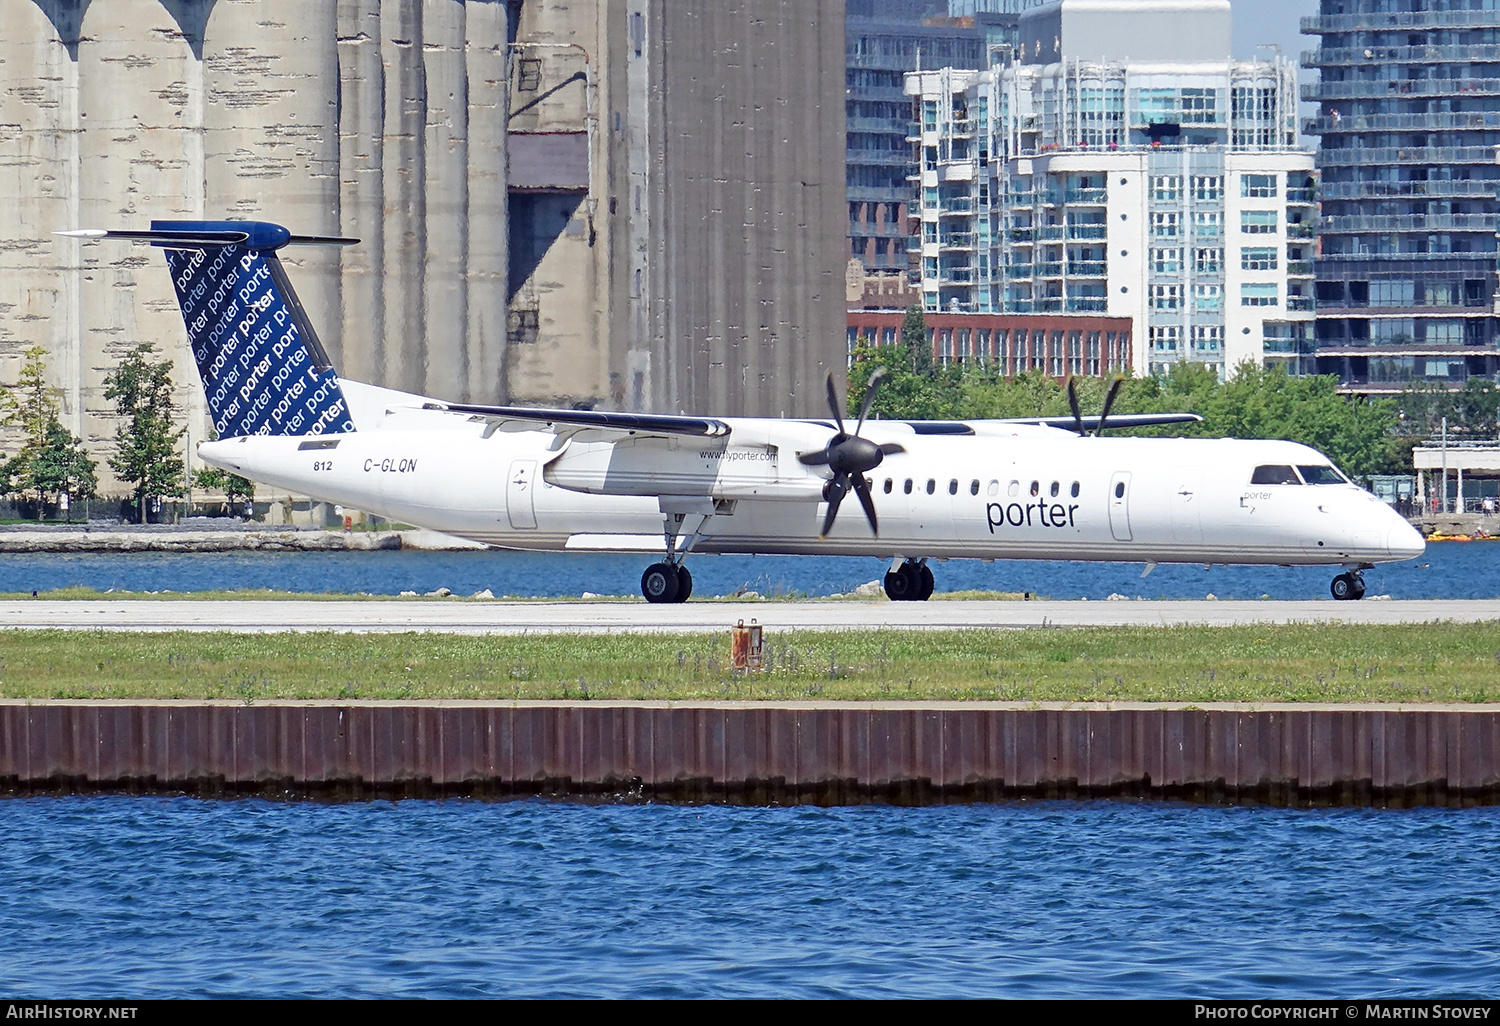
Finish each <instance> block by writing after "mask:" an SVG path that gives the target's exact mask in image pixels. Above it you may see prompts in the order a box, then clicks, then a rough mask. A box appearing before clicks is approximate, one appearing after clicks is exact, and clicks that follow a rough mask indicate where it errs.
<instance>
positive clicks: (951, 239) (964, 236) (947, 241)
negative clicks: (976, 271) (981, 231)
mask: <svg viewBox="0 0 1500 1026" xmlns="http://www.w3.org/2000/svg"><path fill="white" fill-rule="evenodd" d="M938 246H939V247H941V248H942V249H960V250H963V249H973V248H974V233H973V232H949V233H948V234H947V235H944V236H942V237H941V238H939V239H938Z"/></svg>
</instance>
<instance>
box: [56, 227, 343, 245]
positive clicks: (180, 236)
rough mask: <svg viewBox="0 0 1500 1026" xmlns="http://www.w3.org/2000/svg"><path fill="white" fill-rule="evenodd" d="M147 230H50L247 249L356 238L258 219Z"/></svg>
mask: <svg viewBox="0 0 1500 1026" xmlns="http://www.w3.org/2000/svg"><path fill="white" fill-rule="evenodd" d="M152 225H153V226H155V225H160V226H162V227H159V228H158V227H152V229H151V230H150V231H113V230H108V229H104V228H75V229H73V230H72V231H66V232H53V233H52V234H54V235H62V236H65V237H67V238H70V239H128V240H133V241H138V242H151V243H155V244H157V245H159V246H162V247H164V248H167V249H172V248H174V247H191V248H200V247H203V246H240V245H243V246H244V247H245V248H246V249H249V250H262V249H272V250H275V249H280V248H281V247H282V246H353V245H356V244H357V243H358V242H359V240H358V239H347V238H343V237H342V236H335V235H293V234H292V233H291V232H289V231H287V230H286V229H285V228H283V227H281V226H280V225H278V224H266V223H264V222H259V221H153V222H152Z"/></svg>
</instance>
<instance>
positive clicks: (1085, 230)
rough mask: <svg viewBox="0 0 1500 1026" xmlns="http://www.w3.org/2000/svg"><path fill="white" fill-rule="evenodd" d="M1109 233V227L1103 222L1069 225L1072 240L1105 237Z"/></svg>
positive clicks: (1070, 239) (1069, 234) (1069, 236)
mask: <svg viewBox="0 0 1500 1026" xmlns="http://www.w3.org/2000/svg"><path fill="white" fill-rule="evenodd" d="M1108 234H1109V229H1108V228H1106V227H1105V226H1104V225H1102V224H1070V225H1068V240H1069V241H1070V242H1076V241H1086V240H1091V239H1103V238H1107V237H1108Z"/></svg>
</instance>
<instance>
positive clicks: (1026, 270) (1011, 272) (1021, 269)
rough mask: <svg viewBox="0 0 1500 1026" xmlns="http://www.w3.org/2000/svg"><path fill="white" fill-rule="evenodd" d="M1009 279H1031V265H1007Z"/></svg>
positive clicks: (1006, 273) (1006, 272)
mask: <svg viewBox="0 0 1500 1026" xmlns="http://www.w3.org/2000/svg"><path fill="white" fill-rule="evenodd" d="M1005 276H1006V277H1007V278H1030V277H1031V276H1032V265H1031V264H1007V265H1006V266H1005Z"/></svg>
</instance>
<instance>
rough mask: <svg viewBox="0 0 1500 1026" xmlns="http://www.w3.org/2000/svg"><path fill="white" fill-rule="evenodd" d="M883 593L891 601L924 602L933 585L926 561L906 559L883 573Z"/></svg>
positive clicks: (929, 594)
mask: <svg viewBox="0 0 1500 1026" xmlns="http://www.w3.org/2000/svg"><path fill="white" fill-rule="evenodd" d="M884 583H885V593H886V595H887V596H888V597H889V598H890V600H891V601H892V602H925V601H927V600H928V599H929V598H931V597H932V589H933V587H934V585H935V583H936V582H935V581H934V580H933V576H932V570H931V568H929V567H928V566H927V561H926V560H925V559H923V560H916V559H908V560H906V561H905V562H903V563H901V564H900V565H899V566H893V567H891V569H890V571H889V572H888V573H887V574H886V575H885V582H884Z"/></svg>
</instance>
